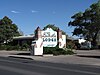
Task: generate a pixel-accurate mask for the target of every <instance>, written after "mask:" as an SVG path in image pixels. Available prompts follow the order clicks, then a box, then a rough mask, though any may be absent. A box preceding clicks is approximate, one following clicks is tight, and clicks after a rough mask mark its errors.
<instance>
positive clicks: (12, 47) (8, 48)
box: [0, 45, 20, 50]
mask: <svg viewBox="0 0 100 75" xmlns="http://www.w3.org/2000/svg"><path fill="white" fill-rule="evenodd" d="M0 50H20V46H18V45H17V46H10V45H0Z"/></svg>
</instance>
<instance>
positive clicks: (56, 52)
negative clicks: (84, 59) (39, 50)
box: [43, 47, 74, 55]
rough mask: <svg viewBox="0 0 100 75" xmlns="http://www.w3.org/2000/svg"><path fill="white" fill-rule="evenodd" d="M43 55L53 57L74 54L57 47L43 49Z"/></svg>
mask: <svg viewBox="0 0 100 75" xmlns="http://www.w3.org/2000/svg"><path fill="white" fill-rule="evenodd" d="M43 52H44V54H53V55H67V54H68V55H71V54H74V52H73V51H72V50H64V49H63V48H58V47H44V48H43Z"/></svg>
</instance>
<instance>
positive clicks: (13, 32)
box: [0, 16, 20, 43]
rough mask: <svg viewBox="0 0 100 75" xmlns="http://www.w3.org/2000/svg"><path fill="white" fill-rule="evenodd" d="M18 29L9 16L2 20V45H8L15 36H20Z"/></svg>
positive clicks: (0, 27)
mask: <svg viewBox="0 0 100 75" xmlns="http://www.w3.org/2000/svg"><path fill="white" fill-rule="evenodd" d="M19 35H20V34H19V32H18V27H17V25H16V24H14V23H13V22H12V20H11V19H9V18H8V17H7V16H5V17H4V18H3V19H1V20H0V43H4V42H5V43H8V42H9V41H11V40H12V38H13V37H14V36H19Z"/></svg>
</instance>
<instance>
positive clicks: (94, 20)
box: [68, 0, 100, 45]
mask: <svg viewBox="0 0 100 75" xmlns="http://www.w3.org/2000/svg"><path fill="white" fill-rule="evenodd" d="M71 18H72V19H73V20H72V21H70V22H69V24H68V26H73V27H75V29H74V31H73V35H76V36H79V37H84V38H85V39H87V40H90V39H91V41H92V43H93V45H96V38H97V34H98V33H99V31H100V0H99V1H98V2H97V3H93V4H92V5H91V6H90V8H88V9H86V10H85V11H84V12H78V13H76V14H75V15H73V16H72V17H71Z"/></svg>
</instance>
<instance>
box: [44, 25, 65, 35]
mask: <svg viewBox="0 0 100 75" xmlns="http://www.w3.org/2000/svg"><path fill="white" fill-rule="evenodd" d="M47 28H52V29H53V30H54V31H57V30H58V28H59V27H57V26H55V25H54V24H48V25H46V26H45V27H44V28H43V30H45V29H47ZM62 34H65V35H66V33H65V32H64V31H62Z"/></svg>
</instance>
